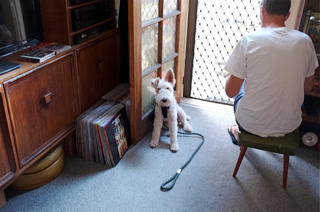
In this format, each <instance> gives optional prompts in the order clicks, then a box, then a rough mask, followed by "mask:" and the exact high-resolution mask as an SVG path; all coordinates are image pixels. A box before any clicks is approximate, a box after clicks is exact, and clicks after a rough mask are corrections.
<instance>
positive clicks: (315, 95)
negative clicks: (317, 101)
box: [305, 93, 320, 98]
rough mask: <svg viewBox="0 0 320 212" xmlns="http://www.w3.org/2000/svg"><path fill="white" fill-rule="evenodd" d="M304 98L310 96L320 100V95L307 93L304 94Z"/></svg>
mask: <svg viewBox="0 0 320 212" xmlns="http://www.w3.org/2000/svg"><path fill="white" fill-rule="evenodd" d="M305 96H311V97H317V98H320V94H316V93H307V94H305Z"/></svg>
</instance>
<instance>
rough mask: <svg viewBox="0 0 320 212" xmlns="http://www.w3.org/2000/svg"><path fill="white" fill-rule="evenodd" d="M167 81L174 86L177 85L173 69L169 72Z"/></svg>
mask: <svg viewBox="0 0 320 212" xmlns="http://www.w3.org/2000/svg"><path fill="white" fill-rule="evenodd" d="M165 80H166V81H167V82H170V83H171V84H172V86H174V85H175V84H176V79H175V78H174V72H173V70H172V69H171V68H170V69H169V70H168V72H167V74H166V78H165Z"/></svg>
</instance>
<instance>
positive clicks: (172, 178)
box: [160, 125, 205, 191]
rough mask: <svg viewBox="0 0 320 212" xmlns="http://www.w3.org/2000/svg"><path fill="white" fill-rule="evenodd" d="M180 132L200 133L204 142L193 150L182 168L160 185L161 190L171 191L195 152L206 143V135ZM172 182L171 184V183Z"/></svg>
mask: <svg viewBox="0 0 320 212" xmlns="http://www.w3.org/2000/svg"><path fill="white" fill-rule="evenodd" d="M164 126H165V125H164ZM166 127H167V126H166ZM167 128H168V127H167ZM178 133H179V134H184V135H198V136H200V137H201V138H202V142H201V143H200V144H199V146H198V148H197V149H196V150H195V151H194V152H193V154H192V155H191V157H190V159H189V160H188V161H187V162H186V163H185V164H184V165H183V166H181V168H180V169H178V171H177V172H176V173H175V174H174V175H173V176H172V177H171V178H170V179H169V180H167V181H166V182H164V183H162V184H161V187H160V189H161V191H170V190H171V189H172V188H173V186H174V185H175V183H176V181H177V179H178V178H179V176H180V173H181V172H182V170H183V169H184V168H186V166H187V165H188V164H189V163H190V162H191V160H192V159H193V157H194V156H195V154H196V153H197V152H198V151H199V149H200V147H201V146H202V144H203V143H204V140H205V139H204V136H203V135H201V134H199V133H184V132H179V131H178ZM170 182H171V184H169V183H170ZM168 184H169V185H168Z"/></svg>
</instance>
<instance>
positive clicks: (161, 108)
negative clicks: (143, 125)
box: [150, 69, 192, 152]
mask: <svg viewBox="0 0 320 212" xmlns="http://www.w3.org/2000/svg"><path fill="white" fill-rule="evenodd" d="M175 83H176V80H175V78H174V72H173V71H172V69H169V71H168V72H167V74H166V77H165V79H164V80H163V79H160V78H159V77H157V78H155V79H152V80H151V84H152V85H153V87H155V88H156V93H157V94H156V96H155V104H156V106H155V119H154V123H153V132H152V140H151V142H150V147H152V148H155V147H157V146H158V144H159V138H160V133H161V128H162V125H163V122H165V123H166V125H167V126H168V127H169V135H170V150H171V151H172V152H177V151H178V150H179V144H178V136H177V133H178V125H179V126H182V127H183V129H184V130H185V131H187V132H191V131H192V126H191V125H190V124H189V123H188V120H190V116H187V115H186V113H185V112H184V110H183V109H182V108H181V107H180V106H179V105H178V103H177V101H176V99H175V97H174V90H173V87H174V85H175Z"/></svg>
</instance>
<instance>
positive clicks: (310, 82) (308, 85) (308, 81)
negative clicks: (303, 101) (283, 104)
mask: <svg viewBox="0 0 320 212" xmlns="http://www.w3.org/2000/svg"><path fill="white" fill-rule="evenodd" d="M313 78H314V75H312V76H311V77H307V78H306V79H305V80H304V93H309V92H310V91H311V90H312V87H313Z"/></svg>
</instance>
